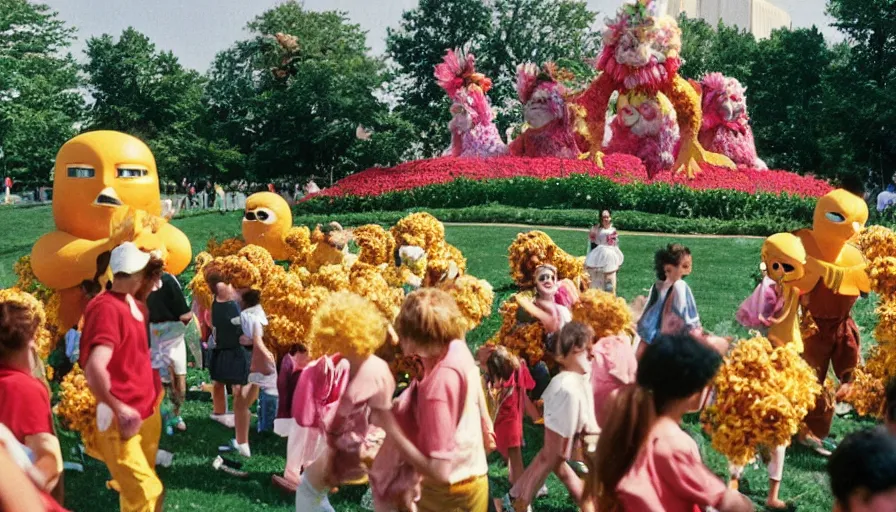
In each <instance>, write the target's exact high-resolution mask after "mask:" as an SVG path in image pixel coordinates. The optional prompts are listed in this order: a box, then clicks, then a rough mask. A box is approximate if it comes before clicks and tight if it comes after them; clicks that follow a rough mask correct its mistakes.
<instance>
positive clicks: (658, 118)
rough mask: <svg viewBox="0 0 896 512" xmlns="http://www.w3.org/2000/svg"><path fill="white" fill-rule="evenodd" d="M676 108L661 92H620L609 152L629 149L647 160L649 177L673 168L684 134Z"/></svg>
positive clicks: (628, 152) (612, 124)
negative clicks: (680, 129)
mask: <svg viewBox="0 0 896 512" xmlns="http://www.w3.org/2000/svg"><path fill="white" fill-rule="evenodd" d="M677 119H678V118H677V115H676V114H675V108H674V107H673V106H672V103H671V102H670V101H669V98H668V97H666V95H665V94H663V93H661V92H657V93H650V94H645V93H640V92H632V91H629V92H626V93H620V94H619V99H618V100H617V102H616V117H615V118H614V119H613V122H612V123H610V130H611V132H612V136H611V137H610V142H609V144H608V145H607V148H606V152H607V153H625V154H628V155H633V156H636V157H638V158H640V159H641V161H642V162H644V167H646V168H647V177H648V178H651V179H652V178H653V177H654V176H656V174H657V173H658V172H660V171H665V170H669V169H672V166H673V165H674V164H675V152H676V151H677V148H678V144H679V142H680V139H681V136H680V132H679V129H678V120H677Z"/></svg>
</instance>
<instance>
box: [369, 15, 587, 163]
mask: <svg viewBox="0 0 896 512" xmlns="http://www.w3.org/2000/svg"><path fill="white" fill-rule="evenodd" d="M595 18H596V14H595V13H593V12H591V11H589V10H588V9H587V3H586V2H582V1H575V0H497V1H495V2H481V1H479V0H453V1H450V2H447V1H440V0H422V1H421V2H420V4H419V6H418V7H417V8H416V9H412V10H409V11H406V12H405V13H404V15H403V16H402V21H401V22H400V25H399V28H398V29H389V31H388V36H387V38H386V46H387V51H388V55H389V57H391V58H392V59H393V60H394V61H395V63H396V64H397V66H398V70H397V73H398V74H399V76H400V77H401V80H399V81H397V82H396V83H395V87H394V88H395V92H396V93H397V94H398V95H399V96H400V98H401V100H400V101H401V103H402V106H401V107H400V109H399V111H400V112H401V114H402V115H403V116H404V117H406V118H407V119H409V120H410V121H411V122H413V123H414V125H415V126H416V127H417V128H418V130H419V136H418V137H417V141H416V142H419V143H420V144H421V146H422V148H423V151H424V153H425V154H427V155H433V154H436V153H438V152H441V151H442V149H444V148H445V147H446V146H447V145H448V143H449V140H450V134H449V133H448V106H449V100H448V99H447V97H446V95H445V92H444V91H442V89H440V88H439V87H438V85H437V84H436V83H435V80H434V79H433V76H432V75H433V69H434V68H435V66H436V64H438V63H439V62H441V60H442V57H443V56H444V55H445V51H446V50H447V49H449V48H456V47H467V48H468V49H469V50H470V51H472V52H473V53H474V54H475V55H476V59H477V61H476V67H477V69H478V70H479V71H480V72H482V73H484V74H485V75H486V76H488V77H489V78H491V79H492V80H493V82H494V87H493V88H492V90H491V91H490V92H489V98H490V100H491V102H492V105H493V106H494V107H495V109H496V110H497V112H498V117H497V120H496V121H497V124H498V128H499V130H500V131H501V132H502V133H503V131H504V130H505V129H506V128H507V127H508V126H509V125H511V124H512V123H519V122H521V120H522V112H521V109H520V104H519V100H518V99H517V97H516V89H515V84H516V66H517V65H518V64H520V63H523V62H527V61H531V62H535V63H537V64H542V63H544V62H548V61H558V62H559V63H560V64H561V65H563V66H564V67H568V68H571V70H572V71H573V72H576V74H577V75H581V76H583V77H584V78H583V80H582V82H583V83H586V79H587V78H588V77H589V76H590V74H591V73H592V71H591V68H590V66H588V65H587V64H586V63H585V61H586V60H587V59H590V58H593V57H594V56H595V55H597V50H598V48H599V40H600V37H599V34H598V33H596V32H594V31H593V30H592V26H593V25H594V22H595ZM561 60H562V62H561Z"/></svg>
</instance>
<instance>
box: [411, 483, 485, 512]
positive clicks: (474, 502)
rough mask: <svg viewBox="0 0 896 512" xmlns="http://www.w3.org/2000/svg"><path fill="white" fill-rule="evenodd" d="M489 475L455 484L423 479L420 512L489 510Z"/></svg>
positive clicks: (418, 506)
mask: <svg viewBox="0 0 896 512" xmlns="http://www.w3.org/2000/svg"><path fill="white" fill-rule="evenodd" d="M488 500H489V498H488V477H487V476H486V475H482V476H477V477H473V478H471V479H469V480H465V481H463V482H458V483H456V484H453V485H437V484H430V483H428V482H426V481H425V480H424V481H423V484H422V486H421V490H420V501H419V502H417V510H418V511H419V512H486V511H487V510H488Z"/></svg>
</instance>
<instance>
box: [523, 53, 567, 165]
mask: <svg viewBox="0 0 896 512" xmlns="http://www.w3.org/2000/svg"><path fill="white" fill-rule="evenodd" d="M555 75H556V66H554V64H553V63H550V62H549V63H547V64H545V65H544V66H543V67H542V68H541V69H539V68H538V66H536V65H535V64H532V63H531V62H527V63H525V64H520V65H519V66H518V67H517V75H516V76H517V78H516V90H517V95H518V97H519V99H520V101H521V102H522V103H523V118H524V119H525V121H526V125H525V129H524V131H523V133H521V134H520V136H519V137H517V138H516V139H514V140H513V141H512V142H511V143H510V147H509V149H510V154H511V155H513V156H526V157H536V158H537V157H546V156H547V157H551V156H553V157H558V158H577V157H578V156H579V148H578V146H577V145H576V140H575V135H574V128H573V121H572V119H573V118H572V116H571V115H570V112H569V107H568V106H567V104H566V94H567V91H566V89H565V88H564V87H563V85H562V84H561V83H559V82H558V81H557V79H556V77H555Z"/></svg>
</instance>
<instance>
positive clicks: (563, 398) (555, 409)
mask: <svg viewBox="0 0 896 512" xmlns="http://www.w3.org/2000/svg"><path fill="white" fill-rule="evenodd" d="M542 398H543V399H544V426H545V427H546V428H549V429H551V430H552V431H553V432H556V433H557V434H560V435H561V436H563V437H564V438H566V439H573V438H575V437H576V436H577V435H579V434H598V433H600V428H599V427H598V426H597V419H596V418H595V416H594V393H593V391H592V389H591V376H590V375H589V374H587V373H586V374H579V373H575V372H569V371H562V372H560V373H558V374H557V376H556V377H554V378H553V379H552V380H551V383H550V384H548V387H547V389H545V391H544V394H543V395H542ZM572 446H573V443H569V444H568V445H567V452H566V457H567V458H568V457H569V456H570V455H571V453H572Z"/></svg>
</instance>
